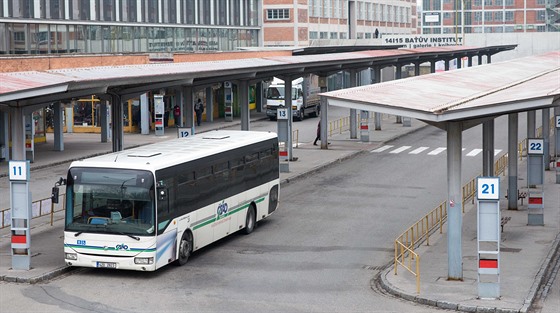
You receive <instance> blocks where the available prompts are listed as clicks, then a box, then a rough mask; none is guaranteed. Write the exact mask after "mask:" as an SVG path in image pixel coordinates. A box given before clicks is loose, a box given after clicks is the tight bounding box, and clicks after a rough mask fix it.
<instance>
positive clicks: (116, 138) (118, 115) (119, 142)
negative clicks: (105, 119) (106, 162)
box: [111, 94, 124, 152]
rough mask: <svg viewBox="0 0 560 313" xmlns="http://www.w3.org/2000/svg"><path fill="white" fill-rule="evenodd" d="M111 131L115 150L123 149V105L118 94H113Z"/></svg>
mask: <svg viewBox="0 0 560 313" xmlns="http://www.w3.org/2000/svg"><path fill="white" fill-rule="evenodd" d="M111 112H112V113H111V117H112V119H113V120H112V123H111V133H112V135H113V136H112V137H113V138H112V143H113V152H116V151H122V150H123V137H124V133H123V131H124V130H123V105H122V102H121V97H120V96H119V95H117V94H111Z"/></svg>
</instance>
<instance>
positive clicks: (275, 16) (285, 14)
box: [266, 9, 290, 20]
mask: <svg viewBox="0 0 560 313" xmlns="http://www.w3.org/2000/svg"><path fill="white" fill-rule="evenodd" d="M266 19H267V20H289V19H290V9H268V10H266Z"/></svg>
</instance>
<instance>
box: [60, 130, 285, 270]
mask: <svg viewBox="0 0 560 313" xmlns="http://www.w3.org/2000/svg"><path fill="white" fill-rule="evenodd" d="M66 185H67V186H66V216H65V227H64V260H65V262H66V264H68V265H70V266H81V267H97V268H114V269H126V270H138V271H154V270H156V269H158V268H160V267H162V266H164V265H166V264H169V263H172V262H175V263H177V264H179V265H183V264H185V263H186V262H187V259H188V258H189V256H190V255H191V253H192V252H193V251H196V250H198V249H200V248H202V247H204V246H206V245H208V244H210V243H212V242H214V241H216V240H219V239H221V238H223V237H225V236H227V235H229V234H232V233H234V232H236V231H238V230H244V232H245V233H247V234H249V233H251V232H252V231H253V229H254V227H255V224H256V223H257V222H258V221H260V220H261V219H263V218H266V217H267V216H269V215H270V214H272V213H273V212H274V211H275V210H276V208H277V206H278V196H279V186H280V183H279V157H278V137H277V135H276V134H275V133H267V132H254V131H213V132H209V133H203V134H200V135H195V136H192V137H186V138H177V139H172V140H167V141H162V142H160V143H155V144H151V145H146V146H142V147H137V148H133V149H129V150H124V151H120V152H114V153H110V154H106V155H101V156H96V157H92V158H89V159H86V160H82V161H75V162H72V164H71V165H70V168H69V170H68V175H67V178H66Z"/></svg>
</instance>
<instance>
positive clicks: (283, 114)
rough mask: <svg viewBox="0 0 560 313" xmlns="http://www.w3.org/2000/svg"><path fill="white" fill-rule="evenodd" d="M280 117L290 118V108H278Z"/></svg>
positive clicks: (283, 118)
mask: <svg viewBox="0 0 560 313" xmlns="http://www.w3.org/2000/svg"><path fill="white" fill-rule="evenodd" d="M278 119H279V120H287V119H288V109H278Z"/></svg>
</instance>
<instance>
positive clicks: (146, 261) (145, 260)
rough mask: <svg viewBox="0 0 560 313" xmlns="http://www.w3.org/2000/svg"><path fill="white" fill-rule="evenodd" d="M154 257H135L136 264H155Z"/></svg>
mask: <svg viewBox="0 0 560 313" xmlns="http://www.w3.org/2000/svg"><path fill="white" fill-rule="evenodd" d="M153 263H154V258H153V257H150V258H134V264H153Z"/></svg>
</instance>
